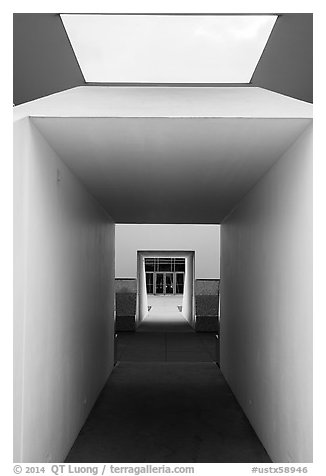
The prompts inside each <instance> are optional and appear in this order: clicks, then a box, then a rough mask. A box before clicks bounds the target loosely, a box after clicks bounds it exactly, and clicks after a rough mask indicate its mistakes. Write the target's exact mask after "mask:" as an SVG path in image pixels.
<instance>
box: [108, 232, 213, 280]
mask: <svg viewBox="0 0 326 476" xmlns="http://www.w3.org/2000/svg"><path fill="white" fill-rule="evenodd" d="M115 236H116V247H115V250H116V269H115V273H116V274H115V275H116V278H136V277H137V251H138V250H149V251H150V250H159V251H163V250H172V251H173V250H175V251H195V278H198V279H199V278H202V279H205V278H206V279H210V278H216V279H217V278H219V277H220V226H219V225H118V224H117V225H116V232H115Z"/></svg>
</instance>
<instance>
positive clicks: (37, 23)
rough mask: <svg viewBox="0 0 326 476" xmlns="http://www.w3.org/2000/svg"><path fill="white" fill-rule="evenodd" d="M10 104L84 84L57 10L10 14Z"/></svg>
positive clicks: (20, 102)
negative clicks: (11, 67) (11, 88)
mask: <svg viewBox="0 0 326 476" xmlns="http://www.w3.org/2000/svg"><path fill="white" fill-rule="evenodd" d="M13 31H14V43H13V50H14V51H13V52H14V58H13V67H14V71H13V75H14V84H13V89H14V104H15V105H18V104H22V103H24V102H28V101H32V100H34V99H38V98H40V97H43V96H47V95H49V94H53V93H57V92H59V91H63V90H65V89H70V88H73V87H76V86H81V85H84V84H85V80H84V77H83V75H82V72H81V70H80V67H79V65H78V62H77V60H76V57H75V55H74V52H73V49H72V47H71V45H70V42H69V39H68V37H67V35H66V31H65V29H64V27H63V24H62V21H61V18H60V15H59V14H56V13H16V14H14V25H13Z"/></svg>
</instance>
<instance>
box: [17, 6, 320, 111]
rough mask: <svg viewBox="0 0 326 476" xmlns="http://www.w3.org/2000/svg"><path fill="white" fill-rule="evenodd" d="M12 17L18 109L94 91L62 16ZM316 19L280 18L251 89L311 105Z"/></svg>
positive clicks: (293, 15)
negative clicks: (60, 95) (85, 90)
mask: <svg viewBox="0 0 326 476" xmlns="http://www.w3.org/2000/svg"><path fill="white" fill-rule="evenodd" d="M13 17H14V29H13V33H14V41H13V69H14V71H13V76H14V84H13V86H14V88H13V89H14V98H13V102H14V104H15V105H19V104H23V103H27V102H30V101H33V100H35V99H38V98H42V97H45V96H48V95H52V94H54V93H57V92H60V91H64V90H67V89H70V88H74V87H76V86H81V85H84V86H85V85H87V87H89V86H88V84H89V83H86V82H85V79H84V77H83V74H82V71H81V69H80V67H79V64H78V62H77V60H76V57H75V54H74V52H73V49H72V47H71V44H70V41H69V38H68V36H67V34H66V31H65V29H64V26H63V23H62V21H61V18H60V15H59V14H58V13H57V14H55V13H52V14H50V13H15V14H14V16H13ZM312 17H313V16H312V14H310V13H282V14H279V17H278V19H277V21H276V23H275V26H274V28H273V31H272V33H271V35H270V37H269V40H268V42H267V45H266V47H265V49H264V51H263V53H262V55H261V58H260V60H259V62H258V65H257V67H256V70H255V72H254V74H253V76H252V78H251V83H250V85H253V86H259V87H261V88H265V89H268V90H271V91H275V92H279V93H281V94H284V95H287V96H290V97H293V98H296V99H300V100H303V101H307V102H312V98H313V95H312V91H313V84H312V58H313V48H312V39H313V30H312ZM188 81H189V79H188ZM188 81H187V82H186V83H185V84H186V85H190V83H189V82H188ZM110 84H111V83H110ZM124 84H125V85H128V83H124ZM185 84H183V85H185ZM111 85H112V84H111ZM195 85H196V86H199V87H201V86H202V84H195ZM250 85H249V86H248V87H250ZM214 86H215V87H219V86H220V84H219V83H214Z"/></svg>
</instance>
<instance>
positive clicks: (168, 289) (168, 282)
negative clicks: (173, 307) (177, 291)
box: [164, 273, 173, 294]
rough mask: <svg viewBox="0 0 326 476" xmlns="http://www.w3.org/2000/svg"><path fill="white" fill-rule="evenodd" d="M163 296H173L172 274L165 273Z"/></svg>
mask: <svg viewBox="0 0 326 476" xmlns="http://www.w3.org/2000/svg"><path fill="white" fill-rule="evenodd" d="M164 289H165V294H173V273H165V286H164Z"/></svg>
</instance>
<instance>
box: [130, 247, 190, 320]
mask: <svg viewBox="0 0 326 476" xmlns="http://www.w3.org/2000/svg"><path fill="white" fill-rule="evenodd" d="M137 283H138V292H137V298H138V306H137V311H138V314H137V327H138V326H139V325H140V324H141V323H142V321H143V320H144V319H145V318H146V317H148V315H149V313H151V312H152V315H153V314H154V312H156V311H157V307H158V305H160V306H164V311H163V310H162V312H164V313H165V314H166V311H168V313H169V309H167V306H170V305H171V306H174V308H173V309H174V311H176V312H177V313H178V314H180V313H182V316H183V317H184V319H185V320H186V321H187V322H188V324H190V326H191V327H193V326H194V317H193V316H194V251H171V250H170V251H168V250H165V251H138V280H137ZM160 299H161V301H160ZM154 306H155V311H154Z"/></svg>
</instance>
